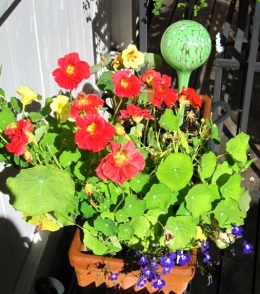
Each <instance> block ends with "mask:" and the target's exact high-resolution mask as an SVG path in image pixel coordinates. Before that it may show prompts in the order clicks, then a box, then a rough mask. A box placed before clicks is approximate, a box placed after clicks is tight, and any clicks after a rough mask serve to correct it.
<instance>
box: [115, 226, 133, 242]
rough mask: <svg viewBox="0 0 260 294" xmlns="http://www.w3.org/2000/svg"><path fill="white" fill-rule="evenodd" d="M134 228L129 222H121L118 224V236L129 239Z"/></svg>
mask: <svg viewBox="0 0 260 294" xmlns="http://www.w3.org/2000/svg"><path fill="white" fill-rule="evenodd" d="M133 233H134V229H133V228H132V227H131V226H130V225H129V224H122V225H120V226H119V231H118V237H119V238H120V239H122V240H129V239H131V238H132V236H133Z"/></svg>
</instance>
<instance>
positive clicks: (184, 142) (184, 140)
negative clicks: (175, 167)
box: [180, 132, 190, 154]
mask: <svg viewBox="0 0 260 294" xmlns="http://www.w3.org/2000/svg"><path fill="white" fill-rule="evenodd" d="M180 143H181V146H182V147H183V148H184V149H185V152H186V153H187V154H189V153H190V149H189V143H188V139H187V136H186V134H184V133H183V132H180Z"/></svg>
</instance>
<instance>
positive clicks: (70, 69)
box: [66, 64, 75, 75]
mask: <svg viewBox="0 0 260 294" xmlns="http://www.w3.org/2000/svg"><path fill="white" fill-rule="evenodd" d="M74 71H75V66H74V65H72V64H69V65H68V66H67V69H66V73H67V74H68V75H73V74H74Z"/></svg>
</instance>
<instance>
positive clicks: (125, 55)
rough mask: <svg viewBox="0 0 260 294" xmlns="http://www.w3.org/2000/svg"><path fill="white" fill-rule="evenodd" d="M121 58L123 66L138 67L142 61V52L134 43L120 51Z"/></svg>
mask: <svg viewBox="0 0 260 294" xmlns="http://www.w3.org/2000/svg"><path fill="white" fill-rule="evenodd" d="M122 60H123V65H124V67H125V68H138V67H139V65H142V64H143V63H144V54H143V53H142V52H140V51H138V50H137V48H136V46H135V45H130V46H128V48H126V49H124V50H123V51H122Z"/></svg>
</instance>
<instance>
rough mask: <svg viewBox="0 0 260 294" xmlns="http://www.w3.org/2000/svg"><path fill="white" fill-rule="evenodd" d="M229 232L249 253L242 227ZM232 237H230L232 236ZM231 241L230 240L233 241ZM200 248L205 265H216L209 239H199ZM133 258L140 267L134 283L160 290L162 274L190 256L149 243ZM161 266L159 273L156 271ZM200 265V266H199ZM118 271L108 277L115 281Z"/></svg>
mask: <svg viewBox="0 0 260 294" xmlns="http://www.w3.org/2000/svg"><path fill="white" fill-rule="evenodd" d="M232 226H233V227H232V230H231V234H230V236H229V237H230V240H233V239H234V240H233V241H234V242H235V241H236V240H241V243H242V245H243V246H244V249H243V251H244V253H245V254H249V253H251V252H252V251H253V246H252V244H250V243H248V242H247V241H244V240H243V239H242V237H243V228H242V227H241V226H236V225H235V224H234V225H232ZM231 237H232V238H233V239H232V238H231ZM222 241H224V240H222ZM233 241H232V242H233ZM200 250H201V252H202V254H203V263H204V264H205V265H206V266H207V265H212V264H215V265H218V264H219V262H218V261H214V260H213V259H212V257H211V255H210V253H209V241H207V240H200ZM134 258H135V259H136V260H137V264H138V265H139V266H140V267H141V269H140V276H139V279H138V281H137V283H136V285H137V286H139V287H143V286H145V284H146V283H147V282H149V283H152V285H153V287H154V288H155V289H158V290H161V289H162V288H163V287H164V286H165V281H164V279H163V275H166V274H168V273H170V271H171V269H172V268H173V267H174V266H175V265H179V266H183V265H185V264H187V263H189V262H190V259H191V256H190V254H189V253H187V252H185V251H184V250H177V252H169V251H167V250H166V249H165V248H163V247H160V246H158V247H157V246H156V244H154V243H152V244H151V251H150V252H147V253H141V252H139V251H135V252H134ZM159 266H160V267H161V270H160V273H159V271H158V269H159ZM199 267H200V266H199ZM200 268H201V270H202V272H204V273H205V269H203V268H202V267H200ZM118 275H119V274H118V273H111V275H110V277H109V279H110V280H112V281H115V280H116V279H117V277H118ZM208 280H209V284H210V283H211V282H212V276H211V275H210V274H208Z"/></svg>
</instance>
